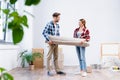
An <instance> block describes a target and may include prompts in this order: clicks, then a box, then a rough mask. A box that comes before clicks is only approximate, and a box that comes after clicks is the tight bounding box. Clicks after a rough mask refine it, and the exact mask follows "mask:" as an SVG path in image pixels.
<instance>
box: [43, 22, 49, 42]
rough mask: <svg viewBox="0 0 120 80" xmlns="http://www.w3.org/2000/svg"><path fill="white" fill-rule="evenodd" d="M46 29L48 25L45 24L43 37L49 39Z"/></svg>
mask: <svg viewBox="0 0 120 80" xmlns="http://www.w3.org/2000/svg"><path fill="white" fill-rule="evenodd" d="M48 30H49V25H48V24H47V25H46V26H45V29H44V30H43V33H42V34H43V36H44V38H45V39H46V41H49V40H50V39H49V34H48Z"/></svg>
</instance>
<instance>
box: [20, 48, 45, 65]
mask: <svg viewBox="0 0 120 80" xmlns="http://www.w3.org/2000/svg"><path fill="white" fill-rule="evenodd" d="M42 56H43V55H42V54H41V53H32V52H31V53H29V52H27V50H25V51H23V52H21V53H20V58H21V60H22V61H21V65H22V67H25V63H26V62H27V63H28V64H29V65H33V61H34V60H35V58H41V57H42Z"/></svg>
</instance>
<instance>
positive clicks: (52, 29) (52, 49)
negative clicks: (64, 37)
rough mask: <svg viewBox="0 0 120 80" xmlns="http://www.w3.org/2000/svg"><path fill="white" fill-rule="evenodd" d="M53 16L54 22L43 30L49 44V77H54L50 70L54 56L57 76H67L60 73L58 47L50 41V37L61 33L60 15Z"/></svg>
mask: <svg viewBox="0 0 120 80" xmlns="http://www.w3.org/2000/svg"><path fill="white" fill-rule="evenodd" d="M52 16H53V20H52V21H50V22H49V23H48V24H47V25H46V26H45V29H44V30H43V33H42V34H43V36H44V37H45V39H46V42H47V43H48V44H49V52H48V54H47V70H48V72H47V74H48V76H53V74H52V73H51V69H50V61H51V58H52V55H53V58H54V66H55V71H56V74H59V75H65V73H64V72H62V71H60V69H59V66H58V45H57V44H53V42H52V41H51V40H50V39H49V35H52V36H60V32H59V28H60V26H59V24H58V22H59V20H60V13H58V12H55V13H53V15H52Z"/></svg>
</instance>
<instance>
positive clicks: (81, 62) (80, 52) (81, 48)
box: [76, 46, 86, 71]
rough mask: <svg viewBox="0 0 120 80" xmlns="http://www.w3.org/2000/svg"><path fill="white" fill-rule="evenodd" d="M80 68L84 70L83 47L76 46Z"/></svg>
mask: <svg viewBox="0 0 120 80" xmlns="http://www.w3.org/2000/svg"><path fill="white" fill-rule="evenodd" d="M76 51H77V55H78V59H79V64H80V69H81V70H82V71H86V59H85V47H80V46H76Z"/></svg>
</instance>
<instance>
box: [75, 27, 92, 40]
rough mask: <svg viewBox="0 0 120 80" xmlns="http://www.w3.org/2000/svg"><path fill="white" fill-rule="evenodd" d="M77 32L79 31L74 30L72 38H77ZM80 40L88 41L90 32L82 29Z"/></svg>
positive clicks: (77, 29)
mask: <svg viewBox="0 0 120 80" xmlns="http://www.w3.org/2000/svg"><path fill="white" fill-rule="evenodd" d="M78 31H79V28H76V29H75V31H74V35H73V37H74V38H78V36H77V32H78ZM80 38H81V39H86V41H89V40H90V32H89V30H88V29H87V28H84V29H83V32H82V34H81V37H80Z"/></svg>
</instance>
